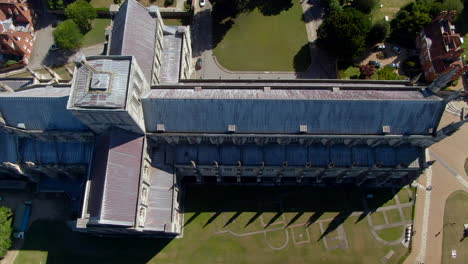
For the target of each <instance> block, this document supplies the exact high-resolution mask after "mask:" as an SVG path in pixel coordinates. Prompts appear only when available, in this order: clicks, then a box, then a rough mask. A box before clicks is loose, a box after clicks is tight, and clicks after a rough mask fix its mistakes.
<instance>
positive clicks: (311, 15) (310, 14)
mask: <svg viewBox="0 0 468 264" xmlns="http://www.w3.org/2000/svg"><path fill="white" fill-rule="evenodd" d="M315 2H317V3H315ZM312 5H313V6H311V7H309V8H307V10H306V11H305V12H304V13H303V14H302V21H304V22H305V23H309V22H312V21H316V20H317V21H318V20H322V19H324V17H325V12H324V10H323V7H322V6H321V5H320V3H319V2H318V1H314V3H313V4H312Z"/></svg>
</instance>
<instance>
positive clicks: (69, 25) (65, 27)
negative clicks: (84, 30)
mask: <svg viewBox="0 0 468 264" xmlns="http://www.w3.org/2000/svg"><path fill="white" fill-rule="evenodd" d="M54 39H55V43H57V45H58V46H59V47H60V48H62V49H64V50H74V49H77V48H79V47H80V46H81V42H82V40H83V34H81V31H80V28H79V27H78V25H76V23H75V22H74V21H73V20H71V19H67V20H65V21H63V22H62V23H60V24H59V25H58V26H57V28H56V29H55V30H54Z"/></svg>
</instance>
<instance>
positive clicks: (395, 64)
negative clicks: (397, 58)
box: [388, 62, 400, 69]
mask: <svg viewBox="0 0 468 264" xmlns="http://www.w3.org/2000/svg"><path fill="white" fill-rule="evenodd" d="M388 67H390V68H394V69H400V63H395V62H394V63H390V64H389V65H388Z"/></svg>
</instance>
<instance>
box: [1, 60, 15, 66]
mask: <svg viewBox="0 0 468 264" xmlns="http://www.w3.org/2000/svg"><path fill="white" fill-rule="evenodd" d="M15 63H18V61H15V60H7V61H6V62H5V64H3V66H5V67H7V66H10V65H13V64H15Z"/></svg>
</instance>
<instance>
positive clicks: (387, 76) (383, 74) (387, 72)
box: [376, 66, 405, 80]
mask: <svg viewBox="0 0 468 264" xmlns="http://www.w3.org/2000/svg"><path fill="white" fill-rule="evenodd" d="M376 76H377V79H378V80H403V79H405V77H403V76H400V75H398V74H397V73H396V72H395V70H394V69H393V68H390V67H387V66H385V67H383V68H382V69H380V70H378V71H377V73H376Z"/></svg>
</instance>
